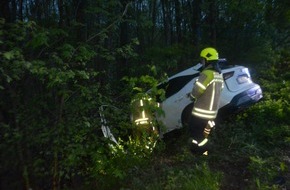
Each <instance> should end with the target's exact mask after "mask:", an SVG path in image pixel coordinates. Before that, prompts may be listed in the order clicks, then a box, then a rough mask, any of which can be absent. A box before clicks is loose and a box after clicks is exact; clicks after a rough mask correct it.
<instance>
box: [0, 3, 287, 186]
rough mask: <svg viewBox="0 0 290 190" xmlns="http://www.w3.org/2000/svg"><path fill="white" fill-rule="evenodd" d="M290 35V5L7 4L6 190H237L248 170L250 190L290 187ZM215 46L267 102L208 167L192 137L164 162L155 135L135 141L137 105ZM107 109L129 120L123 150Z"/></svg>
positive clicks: (232, 129)
mask: <svg viewBox="0 0 290 190" xmlns="http://www.w3.org/2000/svg"><path fill="white" fill-rule="evenodd" d="M289 30H290V4H289V1H288V0H271V1H269V0H245V1H230V0H214V1H210V0H204V1H201V0H197V1H189V0H170V1H165V0H150V1H148V0H140V1H121V0H120V1H119V0H108V1H102V0H94V1H92V0H81V1H80V0H69V1H63V0H58V1H44V0H40V1H32V0H27V1H22V0H1V3H0V108H1V109H0V152H1V155H0V162H1V166H0V188H1V189H30V188H32V189H73V188H75V189H77V188H81V189H84V188H88V189H95V188H97V189H112V188H113V189H114V188H116V187H124V188H131V189H134V188H135V189H204V188H203V187H204V186H205V185H207V186H208V187H209V188H210V189H219V188H224V189H230V187H226V186H225V183H229V181H231V180H232V178H230V175H232V176H234V175H239V174H237V173H236V172H237V170H239V169H240V168H241V167H242V168H244V169H245V170H244V173H243V175H242V177H245V178H246V179H247V180H248V183H244V184H243V185H244V187H247V188H252V189H255V188H258V189H263V188H264V189H265V188H269V189H270V188H272V186H271V185H272V184H271V180H272V179H273V178H275V176H277V175H278V174H279V172H280V174H281V175H285V173H286V177H288V179H289V174H288V176H287V170H288V167H289V164H290V163H289V154H290V151H289V141H290V130H289V119H288V116H289V115H290V114H289V101H290V97H289V88H290V84H289V81H290V80H289V76H290V75H289V70H290V68H289V62H290V51H289V45H290V38H289V37H290V35H289ZM209 45H210V46H215V47H216V48H217V49H218V50H219V52H220V55H221V56H224V57H227V58H228V60H229V61H230V62H231V63H236V64H240V63H242V64H244V65H246V66H248V67H249V68H250V69H252V74H253V78H254V80H255V81H257V82H258V83H259V84H260V85H261V86H262V88H263V91H264V100H263V101H262V102H260V103H258V104H257V105H255V106H253V107H251V108H250V109H249V110H246V111H245V112H243V113H240V114H238V115H235V116H233V117H232V119H230V120H227V121H224V122H222V123H221V126H222V127H221V128H219V129H217V130H216V132H215V133H214V134H213V141H214V142H215V145H214V148H215V151H214V152H213V155H212V156H210V157H209V158H207V159H204V158H196V157H194V156H192V155H190V154H189V153H188V152H187V148H186V145H185V142H186V140H185V139H186V133H185V134H183V135H181V136H179V141H177V145H178V146H179V147H177V145H173V144H171V143H172V142H171V141H170V140H169V142H165V143H164V142H163V143H162V142H160V143H158V145H157V147H155V149H154V154H152V147H153V146H154V145H152V144H149V145H148V146H149V148H148V146H147V147H146V146H144V141H143V140H144V139H145V141H146V143H147V138H148V136H147V135H146V134H145V137H144V136H142V137H144V139H142V138H141V139H140V138H134V137H130V138H129V137H128V135H129V134H132V131H134V129H135V128H134V125H132V124H131V122H130V118H129V114H130V112H131V110H130V109H131V108H130V102H131V100H132V99H133V98H134V96H135V95H137V96H142V95H144V92H145V91H146V90H147V89H148V88H151V87H153V89H155V88H154V87H156V85H157V83H158V82H159V81H161V80H163V79H164V78H166V76H167V74H172V73H175V72H176V71H179V70H181V69H183V68H187V67H189V66H191V65H192V64H193V63H195V62H197V61H198V53H199V51H200V49H201V48H202V47H205V46H209ZM153 93H157V94H159V95H161V96H162V92H160V91H158V90H157V89H155V91H153ZM101 106H106V107H109V108H117V109H113V110H107V112H106V113H105V114H107V115H108V118H110V119H109V121H110V122H111V123H110V125H111V126H115V127H114V129H113V130H115V132H116V134H118V135H119V136H120V137H122V140H120V144H119V145H118V146H112V144H111V143H110V142H108V139H106V138H104V137H103V136H102V133H101V125H102V124H101V118H100V116H99V108H100V107H101ZM157 111H160V110H157ZM160 112H161V113H162V111H160ZM124 137H126V138H124ZM175 140H176V139H175ZM167 143H169V145H168V144H167ZM171 145H172V146H171ZM168 146H170V148H168ZM164 152H165V153H164ZM169 152H173V153H174V155H172V154H171V153H169ZM217 161H219V162H218V163H219V164H217ZM188 166H192V167H190V168H189V167H188ZM160 167H163V168H160ZM225 167H231V168H232V170H231V172H229V174H228V175H226V173H224V171H223V170H222V169H221V168H225ZM277 168H278V169H277ZM146 173H150V176H148V175H146ZM153 177H154V180H153V181H152V180H151V179H152V178H153ZM205 178H206V180H205ZM228 178H229V179H228ZM151 182H153V183H151ZM209 184H212V186H209Z"/></svg>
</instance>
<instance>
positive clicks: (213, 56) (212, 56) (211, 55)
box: [200, 47, 219, 61]
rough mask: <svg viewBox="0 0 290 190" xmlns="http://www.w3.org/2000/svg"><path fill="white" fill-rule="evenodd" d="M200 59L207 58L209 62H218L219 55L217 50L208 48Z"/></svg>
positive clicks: (201, 54) (201, 53)
mask: <svg viewBox="0 0 290 190" xmlns="http://www.w3.org/2000/svg"><path fill="white" fill-rule="evenodd" d="M200 57H202V58H205V59H206V60H207V61H217V60H218V59H219V54H218V52H217V50H216V49H214V48H212V47H208V48H205V49H203V50H202V51H201V52H200Z"/></svg>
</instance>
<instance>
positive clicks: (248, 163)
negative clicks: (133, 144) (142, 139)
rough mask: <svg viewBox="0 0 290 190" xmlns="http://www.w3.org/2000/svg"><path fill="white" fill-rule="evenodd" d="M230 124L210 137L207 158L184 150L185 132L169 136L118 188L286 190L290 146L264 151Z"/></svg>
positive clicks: (243, 130)
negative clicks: (148, 160) (146, 163)
mask: <svg viewBox="0 0 290 190" xmlns="http://www.w3.org/2000/svg"><path fill="white" fill-rule="evenodd" d="M231 122H232V120H227V121H225V122H224V123H223V122H222V123H221V124H220V126H218V127H217V128H216V129H215V131H214V132H213V133H212V139H211V151H210V152H209V155H208V156H196V155H192V154H191V153H190V152H189V150H188V147H187V144H186V142H187V138H188V135H187V130H186V129H182V130H179V131H174V132H173V133H171V134H169V135H168V136H167V137H165V139H164V140H163V141H162V142H161V143H159V146H162V148H163V149H162V151H160V152H158V150H157V152H156V153H155V154H154V158H153V160H152V161H151V162H150V164H149V165H148V166H146V167H145V168H143V169H140V168H139V169H138V170H136V171H134V172H133V173H134V175H133V176H131V177H130V179H128V180H126V185H124V187H123V189H150V190H151V189H172V190H173V189H194V190H198V189H201V190H211V189H212V190H217V189H222V190H244V189H250V190H251V189H261V190H262V189H283V190H285V189H290V183H289V182H290V175H289V168H290V157H289V156H290V146H287V145H285V146H284V145H283V146H282V147H276V146H268V149H267V148H266V147H267V142H266V143H265V144H266V146H264V145H263V143H261V142H258V141H255V140H253V139H249V137H251V136H253V134H251V130H250V129H249V128H246V126H243V125H242V124H238V125H236V126H234V124H232V123H231ZM288 132H289V131H287V133H288ZM247 141H249V142H247ZM268 143H269V144H272V143H271V142H268ZM283 180H285V182H284V181H283Z"/></svg>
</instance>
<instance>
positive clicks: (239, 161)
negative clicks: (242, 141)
mask: <svg viewBox="0 0 290 190" xmlns="http://www.w3.org/2000/svg"><path fill="white" fill-rule="evenodd" d="M185 133H186V131H184V130H177V131H175V132H173V133H172V134H170V135H168V136H167V137H166V138H165V139H164V144H165V150H164V153H162V154H158V156H156V159H155V162H154V164H153V165H152V166H151V169H150V171H148V172H149V173H151V174H152V173H154V174H153V175H155V176H162V175H164V171H166V170H167V171H168V170H174V171H176V170H186V169H188V168H194V166H195V165H196V164H202V163H203V162H206V163H208V165H209V167H210V168H209V169H210V171H213V172H218V173H221V174H222V180H221V187H220V189H221V190H245V189H256V188H255V184H253V183H255V180H254V178H255V176H253V174H252V173H251V171H250V170H249V163H250V160H249V159H245V158H244V157H241V158H239V157H237V155H232V154H231V149H229V148H228V149H223V150H218V149H212V150H211V151H209V155H208V156H197V155H192V154H191V153H190V152H189V150H188V147H187V145H186V143H184V142H186V139H187V138H188V137H187V135H186V134H185ZM281 156H282V157H283V161H284V162H285V164H286V166H285V167H286V169H287V170H288V172H284V173H283V176H277V178H276V179H273V184H275V183H280V182H281V181H282V182H281V183H283V185H281V186H279V187H278V189H281V190H287V189H288V190H289V189H290V172H289V169H290V149H289V150H285V152H283V153H282V155H281ZM164 168H167V169H164ZM153 170H154V172H152V171H153ZM265 175H266V174H265ZM146 176H147V175H146ZM146 176H143V177H145V178H146ZM143 177H141V178H143ZM147 177H149V176H147ZM151 177H152V176H151ZM149 178H150V177H149ZM259 180H263V179H259ZM283 180H285V183H284V182H283ZM270 181H271V180H270ZM261 183H263V181H261ZM271 185H272V184H269V187H270V188H269V189H272V188H271ZM259 189H263V188H259ZM267 189H268V188H267ZM273 189H277V188H273Z"/></svg>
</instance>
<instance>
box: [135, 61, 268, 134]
mask: <svg viewBox="0 0 290 190" xmlns="http://www.w3.org/2000/svg"><path fill="white" fill-rule="evenodd" d="M224 63H225V61H224V62H221V65H220V66H221V69H222V74H223V78H224V81H225V84H224V89H223V91H222V94H221V100H220V109H219V115H220V114H228V113H233V112H234V111H239V110H241V109H243V108H246V107H249V106H250V105H252V104H254V103H256V102H258V101H259V100H260V99H261V98H262V97H263V95H262V90H261V87H260V86H259V85H258V84H256V83H254V82H253V81H252V78H251V75H250V73H249V69H248V68H246V67H244V66H237V65H235V66H229V65H226V64H224ZM201 69H202V65H201V64H197V65H195V66H193V67H191V68H188V69H186V70H184V71H181V72H179V73H177V74H175V75H173V76H171V77H170V78H168V80H167V81H166V82H163V83H161V84H160V85H159V86H158V88H159V89H164V90H165V100H164V101H162V102H160V106H161V108H162V110H163V111H164V115H162V116H157V121H159V122H162V124H163V125H164V126H165V130H163V131H162V134H165V133H168V132H170V131H172V130H175V129H179V128H181V127H183V126H184V125H185V124H186V123H187V121H188V119H189V117H190V116H191V111H192V108H193V102H192V101H191V100H190V98H189V96H188V95H189V93H190V92H191V91H192V88H193V85H194V83H195V80H196V79H197V78H198V76H199V73H200V70H201ZM147 115H150V114H147ZM147 115H146V112H145V113H143V115H142V114H140V115H139V118H134V120H135V121H136V120H138V121H140V120H142V118H143V120H146V118H147V119H148V117H147ZM149 119H150V118H149ZM162 134H161V135H162Z"/></svg>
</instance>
